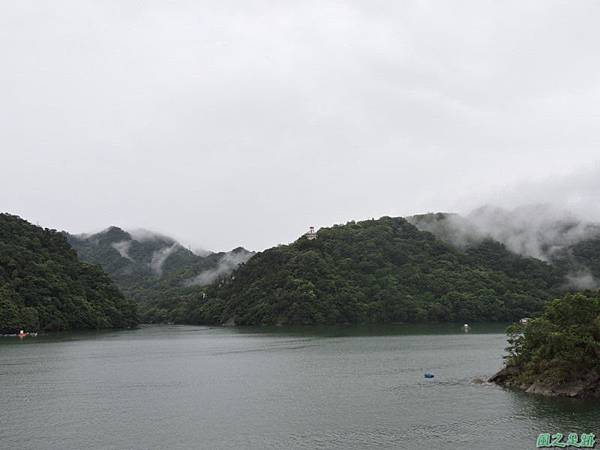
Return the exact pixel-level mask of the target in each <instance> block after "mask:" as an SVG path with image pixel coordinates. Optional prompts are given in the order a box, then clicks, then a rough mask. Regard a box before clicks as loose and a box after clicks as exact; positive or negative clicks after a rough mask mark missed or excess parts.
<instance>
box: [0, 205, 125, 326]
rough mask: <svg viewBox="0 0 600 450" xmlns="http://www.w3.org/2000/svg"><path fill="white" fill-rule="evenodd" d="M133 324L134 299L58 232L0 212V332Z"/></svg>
mask: <svg viewBox="0 0 600 450" xmlns="http://www.w3.org/2000/svg"><path fill="white" fill-rule="evenodd" d="M136 324H137V314H136V306H135V304H134V303H133V302H131V301H128V300H126V299H125V298H124V297H123V295H122V294H121V293H120V292H119V290H118V289H117V287H116V286H115V285H114V284H113V283H112V281H111V280H110V278H109V277H108V275H106V274H105V273H104V272H103V271H102V269H100V268H99V267H97V266H93V265H90V264H86V263H83V262H81V261H79V259H78V258H77V254H76V253H75V251H74V250H73V249H72V248H71V246H70V245H69V244H68V242H67V241H66V239H65V237H64V236H63V235H62V234H61V233H58V232H56V231H54V230H49V229H43V228H40V227H38V226H35V225H32V224H30V223H28V222H27V221H25V220H23V219H21V218H19V217H17V216H13V215H9V214H0V333H12V332H15V331H17V330H19V329H25V330H28V331H36V330H48V331H57V330H71V329H98V328H117V327H130V326H134V325H136Z"/></svg>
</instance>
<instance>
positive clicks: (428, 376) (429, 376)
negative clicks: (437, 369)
mask: <svg viewBox="0 0 600 450" xmlns="http://www.w3.org/2000/svg"><path fill="white" fill-rule="evenodd" d="M434 376H435V375H434V374H432V373H431V372H425V374H424V375H423V378H433V377H434Z"/></svg>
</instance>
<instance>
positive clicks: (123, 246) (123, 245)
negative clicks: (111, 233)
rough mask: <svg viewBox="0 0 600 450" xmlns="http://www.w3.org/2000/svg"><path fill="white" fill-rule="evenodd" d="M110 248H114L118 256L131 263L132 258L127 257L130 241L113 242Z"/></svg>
mask: <svg viewBox="0 0 600 450" xmlns="http://www.w3.org/2000/svg"><path fill="white" fill-rule="evenodd" d="M111 247H112V248H114V249H115V250H116V251H118V252H119V255H121V256H122V257H123V258H127V259H128V260H130V261H133V258H132V257H131V256H129V249H130V248H131V241H120V242H113V243H112V244H111Z"/></svg>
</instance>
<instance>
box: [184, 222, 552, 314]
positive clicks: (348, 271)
mask: <svg viewBox="0 0 600 450" xmlns="http://www.w3.org/2000/svg"><path fill="white" fill-rule="evenodd" d="M561 283H562V276H561V274H560V273H559V272H558V271H557V270H556V269H555V268H554V267H552V266H550V265H548V264H546V263H544V262H542V261H539V260H536V259H533V258H523V257H520V256H518V255H515V254H512V253H510V252H508V251H507V250H506V248H504V246H503V245H502V244H499V243H497V242H493V241H483V242H481V243H480V244H479V245H477V246H474V247H471V248H469V249H468V250H466V251H460V250H458V249H457V248H455V247H452V246H451V245H449V244H446V243H444V242H443V241H441V240H439V239H437V238H436V237H434V235H432V234H431V233H428V232H423V231H419V230H418V229H417V228H416V227H415V226H413V225H411V224H410V223H408V222H407V221H406V220H404V219H402V218H390V217H383V218H381V219H379V220H369V221H364V222H358V223H355V222H350V223H348V224H346V225H341V226H334V227H332V228H322V229H320V230H319V232H318V238H317V239H315V240H308V239H306V238H305V237H302V238H300V239H299V240H298V241H296V242H294V243H292V244H290V245H281V246H278V247H274V248H271V249H269V250H266V251H264V252H262V253H259V254H257V255H256V256H254V257H253V258H252V259H250V260H249V261H248V262H247V263H246V264H244V265H243V266H241V267H240V268H239V269H238V270H237V271H236V272H235V273H234V277H232V278H231V279H228V280H226V282H223V283H222V286H211V287H210V288H209V289H208V290H207V291H206V293H207V294H208V295H207V297H206V298H202V297H199V296H190V297H188V298H187V299H180V301H179V302H177V303H176V304H175V305H174V308H175V309H176V310H177V314H176V315H175V316H174V318H175V320H180V319H181V320H183V321H186V322H191V323H224V322H227V321H231V320H232V319H233V320H234V321H235V323H236V324H319V323H368V322H373V323H376V322H414V321H477V320H513V319H517V318H521V317H524V316H529V315H532V314H534V313H536V312H539V311H540V310H541V308H542V305H543V303H544V302H545V301H547V300H548V299H550V298H552V297H553V296H555V293H556V292H557V289H558V288H557V286H558V285H559V284H561Z"/></svg>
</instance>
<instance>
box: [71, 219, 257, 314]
mask: <svg viewBox="0 0 600 450" xmlns="http://www.w3.org/2000/svg"><path fill="white" fill-rule="evenodd" d="M65 234H66V233H65ZM66 237H67V239H68V241H69V243H70V244H71V246H72V247H73V248H74V249H75V250H76V251H77V253H78V255H79V257H80V258H81V259H82V260H83V261H86V262H89V263H92V264H98V265H99V266H101V267H102V268H103V269H104V270H105V271H106V272H107V273H108V274H109V275H110V276H111V278H112V279H113V280H114V281H115V283H116V284H117V286H118V287H119V288H120V289H121V291H122V292H123V293H124V294H125V296H126V297H127V298H130V299H132V300H135V301H136V302H138V303H139V304H140V309H141V313H142V316H143V317H142V318H143V319H144V320H145V321H150V322H155V321H159V322H162V321H171V319H170V318H169V317H168V315H167V314H166V312H165V308H166V309H168V310H172V309H174V305H175V304H177V303H178V302H179V301H180V299H181V298H188V297H189V296H201V295H202V292H203V289H204V286H206V285H208V284H210V283H213V282H218V280H220V279H221V278H223V277H226V276H227V275H229V274H230V273H231V272H232V271H233V270H234V269H235V268H236V267H237V266H238V265H239V264H242V263H244V262H246V261H247V260H248V259H249V258H250V257H251V256H252V255H253V252H249V251H247V250H245V249H244V248H241V247H238V248H236V249H234V250H232V251H230V252H220V253H209V252H202V253H200V254H197V253H194V252H192V251H191V250H189V249H187V248H185V247H184V246H182V245H181V244H179V243H178V242H177V241H175V240H174V239H172V238H170V237H166V236H163V235H160V234H157V233H153V232H149V231H143V230H137V231H132V232H127V231H125V230H122V229H121V228H118V227H114V226H113V227H110V228H108V229H106V230H104V231H101V232H99V233H95V234H91V235H69V234H66ZM157 304H165V305H166V306H165V308H161V307H159V308H158V309H157V308H156V306H155V305H157Z"/></svg>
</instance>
